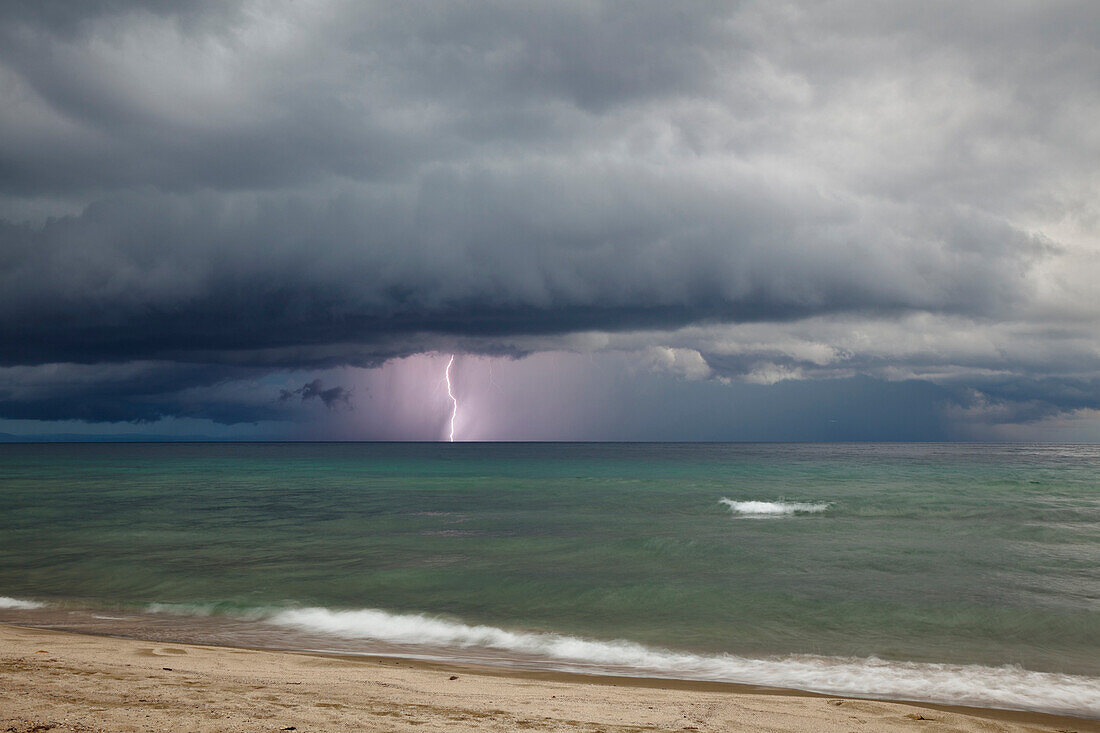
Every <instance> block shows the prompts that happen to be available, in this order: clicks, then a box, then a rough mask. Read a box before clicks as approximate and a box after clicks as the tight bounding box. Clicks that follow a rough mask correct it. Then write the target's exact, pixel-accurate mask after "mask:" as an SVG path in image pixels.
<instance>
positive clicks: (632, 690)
mask: <svg viewBox="0 0 1100 733" xmlns="http://www.w3.org/2000/svg"><path fill="white" fill-rule="evenodd" d="M0 683H2V684H0V724H2V728H3V729H4V730H6V731H11V732H13V733H21V732H22V731H32V730H35V731H45V730H59V731H64V730H72V731H101V730H102V731H139V730H193V731H219V730H241V729H247V730H299V731H304V730H344V729H346V730H362V729H366V730H376V729H383V730H413V729H416V730H517V729H533V730H591V731H594V730H605V731H611V730H745V731H749V730H775V731H788V730H789V731H797V730H821V731H831V730H836V731H849V730H854V729H864V730H912V729H914V726H917V725H920V726H922V727H923V728H924V729H926V730H937V731H949V730H951V731H954V730H958V731H978V730H982V731H989V730H997V731H1002V730H1003V731H1034V730H1038V731H1067V730H1073V731H1100V721H1095V720H1089V719H1085V718H1075V717H1069V716H1062V715H1052V714H1046V713H1034V712H1017V711H1009V710H999V709H989V708H970V707H958V706H949V705H938V704H930V703H923V702H907V701H891V700H877V699H875V700H871V699H863V698H853V697H842V696H837V695H820V694H816V693H811V692H803V691H799V690H789V689H780V688H773V687H758V686H754V685H744V684H732V683H722V682H695V681H681V680H670V679H655V678H637V677H617V676H614V677H613V676H605V675H586V674H579V673H568V672H551V671H532V670H518V669H509V668H497V667H489V666H478V665H473V664H466V663H451V662H434V661H422V660H416V659H408V658H402V657H384V656H374V655H371V656H367V655H362V656H361V655H347V654H326V653H322V652H302V651H283V650H269V649H251V648H246V647H229V646H208V645H197V644H184V643H174V642H165V641H163V640H158V641H147V640H142V639H134V638H119V637H114V636H99V635H90V634H81V633H74V632H71V631H57V630H52V629H42V628H34V627H28V626H18V625H10V624H0Z"/></svg>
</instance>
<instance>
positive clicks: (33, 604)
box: [0, 596, 46, 610]
mask: <svg viewBox="0 0 1100 733" xmlns="http://www.w3.org/2000/svg"><path fill="white" fill-rule="evenodd" d="M45 605H46V604H45V603H39V602H38V601H22V600H20V599H18V598H9V597H8V596H0V608H14V609H28V610H29V609H32V608H42V607H43V606H45Z"/></svg>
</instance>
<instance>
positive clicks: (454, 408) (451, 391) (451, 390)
mask: <svg viewBox="0 0 1100 733" xmlns="http://www.w3.org/2000/svg"><path fill="white" fill-rule="evenodd" d="M454 363H455V355H454V354H451V360H450V361H448V362H447V369H446V371H444V372H443V377H444V378H445V379H446V380H447V396H448V397H450V398H451V403H452V407H451V434H450V438H451V442H452V443H453V442H455V417H456V416H457V415H458V398H457V397H455V392H454V388H453V387H452V386H451V366H452V365H453V364H454Z"/></svg>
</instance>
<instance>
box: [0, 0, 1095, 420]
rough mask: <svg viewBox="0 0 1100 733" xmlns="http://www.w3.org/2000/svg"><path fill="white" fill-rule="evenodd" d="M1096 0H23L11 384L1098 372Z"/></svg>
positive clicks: (7, 221)
mask: <svg viewBox="0 0 1100 733" xmlns="http://www.w3.org/2000/svg"><path fill="white" fill-rule="evenodd" d="M1097 28H1100V7H1098V6H1096V5H1095V4H1094V3H1085V2H1024V1H1021V2H1009V3H1004V2H988V3H980V2H979V3H967V4H963V5H960V4H958V3H946V2H930V3H921V4H911V3H907V4H901V3H897V4H883V3H874V2H839V3H829V4H827V5H824V4H820V3H800V2H766V3H765V2H740V3H720V4H719V3H716V4H709V3H701V4H691V5H682V4H674V3H664V2H641V3H616V2H595V1H586V2H553V3H550V2H545V3H544V2H529V3H511V2H508V3H504V2H501V3H495V2H469V3H421V2H407V3H399V4H393V3H364V2H341V1H337V0H313V1H310V2H289V0H287V1H284V2H277V1H262V2H261V1H257V2H198V3H174V2H153V3H139V2H125V1H123V0H114V1H106V0H104V1H102V2H89V3H61V2H48V1H47V2H43V1H39V2H29V1H28V2H0V99H2V101H3V103H2V104H0V292H2V293H3V297H2V298H0V418H9V419H40V420H64V419H79V420H88V421H97V420H98V421H131V422H141V421H155V420H158V419H161V418H163V417H166V416H184V417H205V418H207V419H210V420H214V421H216V422H223V423H225V422H228V423H235V422H254V421H258V420H278V419H282V418H286V417H287V413H286V412H282V413H281V412H280V411H285V410H289V409H290V407H291V404H290V403H291V402H295V403H297V407H296V408H295V409H299V410H301V409H304V407H305V406H304V405H303V404H302V403H304V402H305V401H306V394H305V393H304V392H296V390H298V389H299V388H300V385H302V384H306V385H307V386H308V384H309V383H312V382H313V380H314V379H319V377H316V376H314V375H312V374H310V372H311V370H312V371H314V372H319V371H321V370H326V369H339V368H342V367H362V368H365V369H375V368H378V367H380V366H381V365H383V364H386V363H389V362H392V360H394V359H401V358H404V357H408V356H411V355H414V354H419V353H426V352H437V351H457V352H460V353H467V354H488V355H502V356H507V357H522V356H525V355H531V354H539V353H550V352H556V353H559V352H560V353H580V354H605V355H615V354H623V355H626V359H627V361H628V362H629V363H632V364H636V365H638V366H639V367H640V368H642V369H651V370H655V371H658V372H663V373H668V374H670V375H673V376H676V377H677V378H679V379H682V380H687V381H699V380H702V381H708V380H709V381H714V382H716V383H718V384H728V383H732V382H738V383H748V384H752V385H761V386H767V385H777V384H779V383H781V382H790V381H801V382H806V383H807V385H813V384H818V385H825V386H824V387H822V389H829V388H830V387H828V385H829V384H832V385H834V387H835V386H836V385H839V384H840V380H853V379H854V380H857V381H856V382H850V381H849V382H845V384H865V383H864V382H860V381H858V380H860V379H870V380H874V381H875V382H876V383H882V384H898V385H904V384H909V385H912V384H918V383H919V384H920V385H933V386H934V390H933V391H935V393H936V394H937V395H941V398H942V399H941V398H938V399H940V402H942V404H943V405H944V408H943V409H944V415H945V416H946V417H947V418H950V417H951V416H952V415H954V416H955V417H956V418H957V419H960V420H967V421H970V420H986V421H988V422H990V423H997V422H1000V423H1017V422H1023V423H1026V422H1036V421H1039V420H1043V419H1046V418H1049V417H1051V416H1056V415H1060V414H1070V413H1078V412H1080V411H1082V410H1084V411H1088V410H1096V409H1100V390H1098V384H1097V381H1096V377H1095V375H1096V374H1097V373H1100V372H1098V370H1100V334H1098V333H1097V330H1096V326H1095V324H1096V323H1097V322H1098V321H1097V319H1098V318H1100V295H1098V291H1097V288H1096V286H1095V283H1096V282H1098V281H1100V239H1098V235H1097V232H1098V231H1100V179H1098V178H1097V175H1096V171H1097V170H1100V137H1098V136H1097V132H1096V130H1097V126H1096V124H1095V120H1097V119H1100V87H1098V86H1097V84H1096V79H1098V78H1100V33H1098V31H1097V30H1096V29H1097ZM608 358H612V357H610V356H609V357H608ZM614 358H615V359H617V358H618V357H614ZM608 363H609V364H610V363H611V362H610V361H609V362H608ZM616 363H617V362H616ZM78 372H79V373H80V374H81V375H83V376H82V377H81V379H78V380H75V381H73V380H71V379H69V378H68V376H67V375H69V374H72V373H78ZM123 373H126V374H131V375H138V376H133V377H127V378H125V379H120V378H119V377H118V375H119V374H123ZM291 374H293V375H294V378H295V379H297V380H298V381H297V385H299V386H295V385H293V384H288V383H287V381H288V380H289V379H290V377H289V376H287V375H291ZM272 375H276V376H272ZM278 375H282V376H278ZM341 378H342V377H341ZM264 380H267V381H264ZM276 382H277V383H276ZM301 389H304V388H301ZM317 389H318V390H320V389H321V385H320V383H318V387H317ZM329 389H330V390H331V389H332V388H329ZM924 389H925V387H924V386H921V387H920V390H924ZM265 390H266V392H265ZM283 391H289V392H290V393H291V394H295V395H296V396H300V397H301V399H298V400H293V401H291V400H280V399H279V396H280V394H282V393H283ZM915 393H916V392H914V394H915ZM311 394H312V393H311ZM316 394H317V395H318V399H319V400H320V401H321V402H322V403H323V404H324V405H326V406H330V407H331V406H333V405H335V404H347V405H351V404H352V402H353V400H352V398H351V396H350V395H349V393H347V392H342V393H340V394H339V395H336V396H335V397H334V398H332V399H324V392H321V391H317V392H316ZM922 394H923V392H922ZM314 402H315V403H316V401H314ZM938 404H939V403H938ZM624 420H625V418H624ZM609 430H610V428H609ZM611 432H612V433H613V432H614V431H613V430H612V431H611Z"/></svg>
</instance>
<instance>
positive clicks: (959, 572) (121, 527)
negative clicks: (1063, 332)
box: [0, 443, 1100, 715]
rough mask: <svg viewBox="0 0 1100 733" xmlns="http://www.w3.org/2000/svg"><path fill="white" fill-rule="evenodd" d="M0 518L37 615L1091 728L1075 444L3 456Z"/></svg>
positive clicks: (1090, 497)
mask: <svg viewBox="0 0 1100 733" xmlns="http://www.w3.org/2000/svg"><path fill="white" fill-rule="evenodd" d="M723 500H726V501H723ZM0 516H2V517H3V521H4V527H5V529H4V531H3V532H2V533H0V596H3V597H6V598H8V599H20V600H22V601H35V602H39V603H44V604H47V605H46V606H45V607H46V608H55V609H56V608H59V607H62V608H80V607H84V608H99V609H105V608H106V609H124V610H125V609H133V610H141V611H143V612H149V611H152V612H155V613H159V614H165V613H168V614H178V615H181V616H186V615H201V616H204V617H206V618H208V619H215V620H216V619H218V618H222V617H224V618H225V619H232V620H235V621H242V620H249V619H251V620H255V621H256V623H258V624H265V625H267V626H269V627H278V628H282V629H284V630H285V631H286V632H287V633H288V634H290V633H291V632H295V631H298V632H309V633H313V634H321V635H329V636H332V637H333V638H340V639H342V640H343V641H344V642H345V644H348V643H354V644H359V645H361V648H362V649H363V650H364V651H370V650H371V649H372V648H373V647H372V644H375V643H400V644H404V645H406V646H407V647H415V646H416V645H417V644H418V643H420V642H421V641H422V642H423V644H424V646H425V649H427V648H429V647H430V649H431V652H432V654H433V655H436V656H447V654H448V650H451V651H452V652H454V653H455V655H456V656H457V655H458V650H465V651H466V652H469V651H471V650H476V649H478V648H483V649H489V650H493V653H494V654H497V655H500V656H501V657H507V656H508V655H509V654H512V655H516V656H524V655H527V656H529V657H540V656H541V657H543V658H545V659H547V660H550V661H553V660H555V659H557V660H558V661H559V662H561V664H560V665H559V666H562V665H565V666H569V665H572V666H582V667H583V666H585V665H589V666H593V667H599V666H600V665H603V666H606V667H609V668H614V669H616V670H618V671H621V672H624V673H636V674H647V675H656V676H685V677H699V676H703V677H706V678H711V679H714V678H726V677H729V678H731V679H732V678H734V677H741V678H745V677H753V676H754V675H755V677H756V678H757V679H759V680H760V681H764V682H767V683H769V684H784V685H786V686H795V687H807V688H811V689H836V690H837V691H850V692H865V693H870V694H890V695H898V694H901V695H902V696H910V697H921V699H925V698H935V697H936V695H935V694H932V693H925V692H921V691H920V690H917V691H916V692H915V693H914V694H910V695H905V692H906V690H908V688H905V689H901V690H900V693H899V690H898V689H894V688H889V689H883V690H879V689H875V688H874V685H875V684H876V683H875V682H874V680H875V679H877V678H875V677H874V676H873V675H871V676H868V675H863V676H859V675H856V677H851V675H850V674H849V673H848V672H843V671H838V669H840V668H838V667H836V665H837V664H840V663H841V661H843V663H844V664H849V665H853V664H854V665H857V666H859V665H862V666H859V669H861V670H864V671H866V670H867V669H868V665H871V666H876V665H878V666H881V665H887V666H888V667H889V669H890V670H905V669H912V670H918V672H919V670H925V672H928V670H934V669H939V668H941V667H942V665H944V664H947V665H957V666H959V669H960V670H962V671H960V672H958V674H959V675H961V676H962V677H966V678H969V679H970V680H971V681H973V680H974V679H978V678H980V677H981V675H982V674H987V673H989V674H992V673H993V671H996V670H1001V671H1003V670H1006V669H1011V670H1014V673H1015V674H1018V675H1024V674H1025V672H1028V671H1032V672H1036V673H1046V676H1042V677H1041V678H1029V679H1030V680H1031V681H1030V682H1028V683H1027V684H1031V685H1034V684H1036V682H1035V680H1036V679H1042V680H1043V681H1044V682H1043V684H1047V683H1049V684H1053V685H1057V684H1058V680H1063V681H1064V680H1068V682H1066V684H1067V685H1069V687H1065V688H1064V689H1061V692H1063V693H1066V695H1065V697H1066V699H1068V700H1069V702H1068V703H1066V704H1059V705H1050V706H1046V707H1048V708H1050V709H1059V710H1063V711H1065V710H1068V711H1070V712H1078V713H1083V714H1096V715H1100V692H1097V690H1100V679H1098V678H1100V614H1098V611H1100V571H1098V567H1100V448H1098V447H1096V446H1070V445H1033V446H1019V445H1012V446H1009V445H928V444H917V445H895V444H886V445H880V444H858V445H806V444H791V445H748V444H733V445H727V444H499V443H498V444H461V443H456V444H157V445H149V444H112V445H102V444H98V445H89V444H77V445H73V444H66V445H57V444H55V445H3V446H0ZM150 604H160V605H156V606H151V605H150ZM7 605H8V606H9V607H10V606H13V605H15V604H14V601H10V600H9V601H8V602H7ZM22 611H26V612H29V611H27V609H22V610H21V612H22ZM433 624H434V625H433ZM474 627H485V629H488V630H485V629H482V630H480V631H470V629H471V628H474ZM501 634H505V636H501ZM508 634H511V636H508ZM289 638H290V637H289V636H288V637H287V638H284V639H283V640H282V641H281V642H280V644H281V645H287V644H288V643H289V642H288V641H287V639H289ZM559 642H560V643H559ZM567 643H568V644H574V646H576V645H578V644H579V645H580V646H576V648H574V646H568V647H566V646H562V644H567ZM585 644H587V645H588V646H585ZM355 648H359V647H355ZM616 649H618V650H619V651H615V650H616ZM629 650H633V651H632V652H631V653H627V651H629ZM638 650H641V651H638ZM646 655H649V656H646ZM654 655H655V656H654ZM661 655H664V656H661ZM730 659H735V660H741V661H739V662H738V664H741V666H740V667H738V666H733V667H730V666H729V665H727V666H722V665H721V664H719V661H721V660H725V662H729V660H730ZM754 660H771V662H775V663H777V664H778V663H779V662H781V661H783V660H786V662H785V663H786V664H787V666H785V667H782V669H781V670H780V671H781V672H782V674H779V672H777V671H776V670H775V669H772V668H771V667H768V668H766V669H765V668H757V667H754V666H753V665H754V664H756V661H754ZM815 660H816V661H815ZM742 662H743V663H742ZM771 662H769V663H771ZM796 662H797V663H798V664H803V666H804V665H805V664H808V663H810V662H812V663H813V664H817V665H818V666H821V665H824V667H827V668H828V669H829V670H831V671H830V672H827V673H825V677H821V675H820V674H818V675H817V676H815V674H816V672H815V671H814V670H816V669H817V668H816V667H815V668H814V669H810V670H807V669H802V668H800V667H798V664H796ZM909 663H917V665H918V666H916V667H912V666H911V665H910V666H906V665H907V664H909ZM746 665H748V666H746ZM829 665H832V666H829ZM920 665H924V666H920ZM935 665H940V666H939V667H936V666H935ZM1006 665H1009V666H1008V667H1006ZM703 668H706V669H705V674H704V672H703V671H700V670H702V669H703ZM876 668H877V667H876ZM776 669H779V668H776ZM844 669H847V668H844ZM952 669H954V667H952ZM800 670H801V671H800ZM975 670H978V671H975ZM818 671H820V670H818ZM727 673H728V674H727ZM777 674H779V676H778V677H776V675H777ZM928 674H931V672H928ZM783 675H786V676H783ZM799 675H801V677H800V676H799ZM845 675H848V676H845ZM975 675H977V677H975ZM881 676H882V675H879V677H881ZM926 676H927V675H926ZM849 678H850V680H849ZM802 679H806V680H809V681H808V682H806V683H805V684H800V680H802ZM953 679H954V678H953ZM1021 679H1023V678H1021ZM822 680H824V681H825V682H829V681H830V680H839V681H838V682H837V684H835V685H833V686H832V687H830V686H829V685H828V684H824V683H823V682H822ZM845 680H849V681H845ZM736 681H749V682H751V681H756V679H737V680H736ZM841 682H844V685H847V686H846V687H845V686H844V685H842V684H841ZM989 685H993V682H989ZM861 686H862V687H861ZM935 686H936V685H933V687H935ZM948 688H951V686H950V685H946V684H939V687H938V688H937V689H948ZM951 689H953V688H951ZM1090 690H1091V693H1090ZM1067 691H1068V692H1067ZM966 694H968V693H965V691H964V692H960V693H950V692H945V693H944V694H942V695H939V698H944V699H943V701H945V702H952V701H955V702H958V701H962V702H967V701H976V702H979V703H983V702H989V699H987V697H981V696H980V695H979V696H978V697H973V698H968V697H966ZM983 694H984V693H983ZM1090 694H1091V695H1095V696H1096V697H1095V698H1093V697H1090ZM1048 697H1049V696H1048ZM1075 701H1077V702H1075ZM994 702H997V700H994ZM1078 703H1079V704H1078ZM1093 705H1095V711H1094V710H1093V707H1092V706H1093ZM1004 706H1009V707H1011V706H1013V705H1011V704H1010V703H1005V704H1004ZM1023 707H1039V708H1042V707H1043V706H1042V705H1023Z"/></svg>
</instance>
